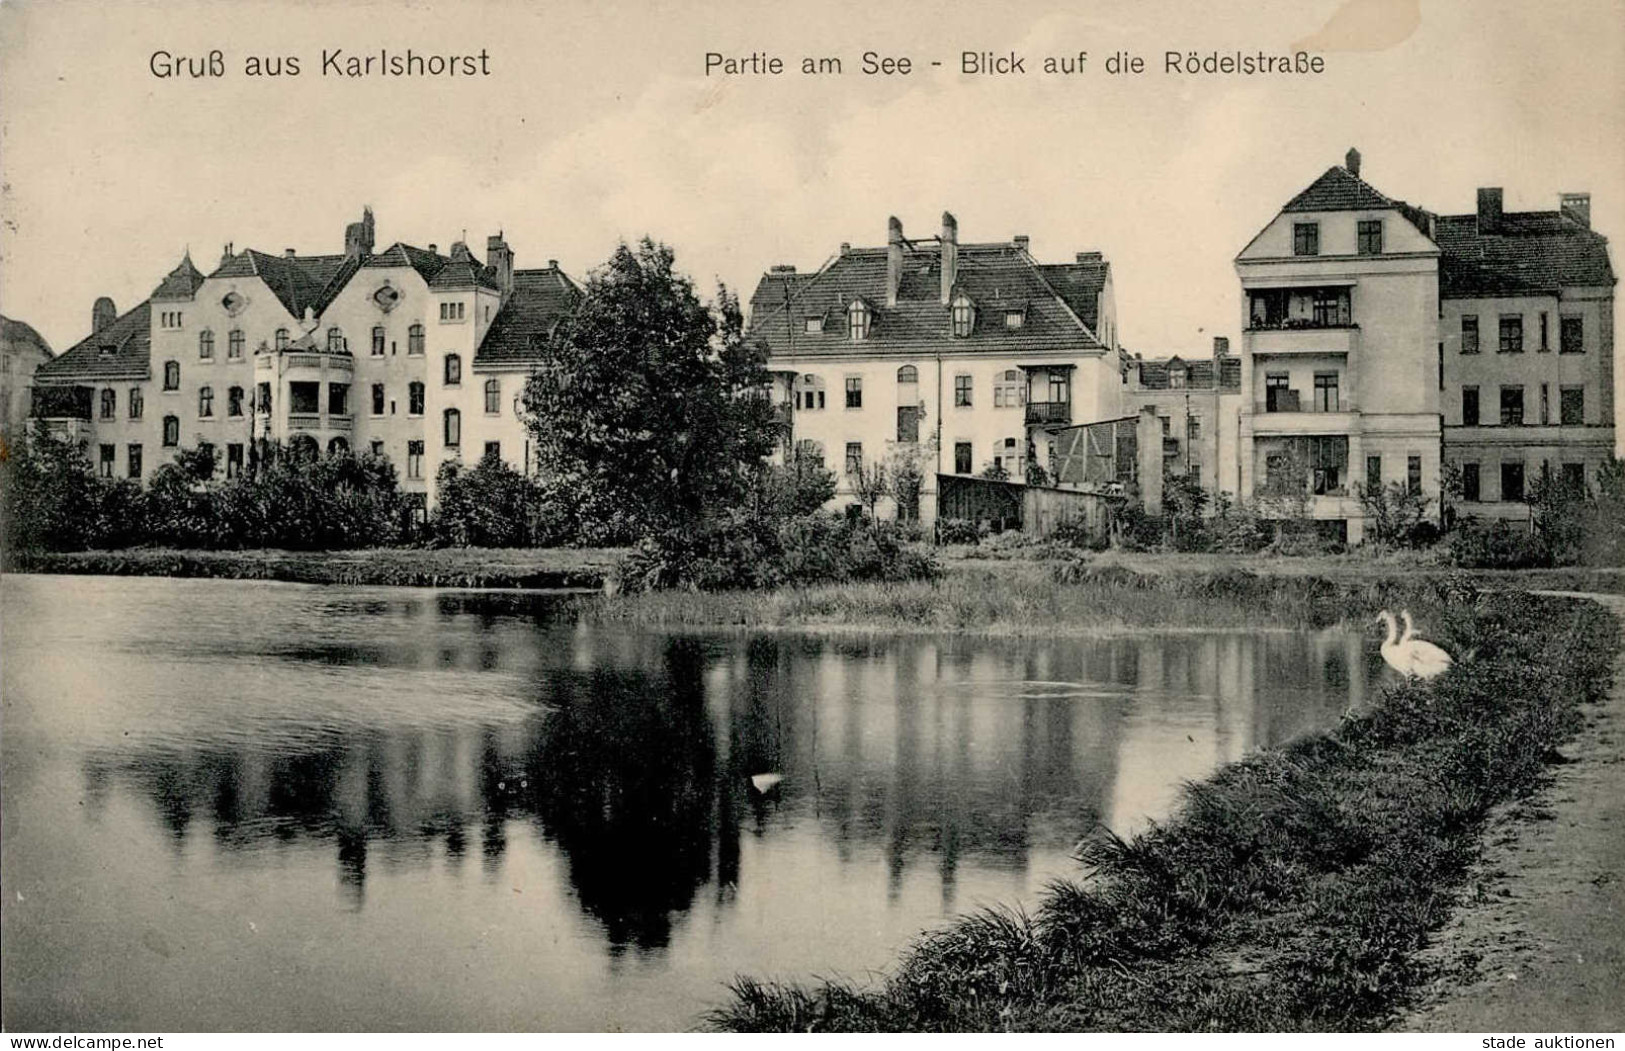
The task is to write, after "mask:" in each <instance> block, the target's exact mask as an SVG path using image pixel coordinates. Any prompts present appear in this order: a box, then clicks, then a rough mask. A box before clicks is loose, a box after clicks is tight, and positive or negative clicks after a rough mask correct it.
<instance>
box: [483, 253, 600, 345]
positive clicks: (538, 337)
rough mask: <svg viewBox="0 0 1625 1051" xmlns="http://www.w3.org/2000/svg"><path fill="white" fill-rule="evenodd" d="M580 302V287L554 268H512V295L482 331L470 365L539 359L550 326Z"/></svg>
mask: <svg viewBox="0 0 1625 1051" xmlns="http://www.w3.org/2000/svg"><path fill="white" fill-rule="evenodd" d="M580 301H581V290H580V289H579V288H577V287H576V284H575V282H574V281H571V280H570V279H569V278H568V277H567V276H565V273H564V271H562V270H559V269H558V268H556V267H548V268H547V269H546V270H516V271H514V275H513V294H512V295H510V296H509V297H508V301H507V302H506V303H504V304H502V309H501V310H500V311H498V312H497V316H496V320H494V321H492V322H491V327H490V328H489V329H487V330H486V332H485V339H484V340H482V341H481V342H480V349H479V350H478V351H476V352H475V354H474V366H475V367H476V368H478V367H479V366H481V365H514V364H525V363H527V362H535V361H539V360H541V351H542V347H543V346H544V345H545V344H546V343H547V340H548V338H549V337H550V336H551V335H552V334H553V329H554V328H555V327H556V326H557V325H558V323H559V322H560V321H561V320H562V319H563V318H565V317H566V316H567V315H569V313H570V312H571V311H572V310H574V309H575V307H576V304H577V303H579V302H580Z"/></svg>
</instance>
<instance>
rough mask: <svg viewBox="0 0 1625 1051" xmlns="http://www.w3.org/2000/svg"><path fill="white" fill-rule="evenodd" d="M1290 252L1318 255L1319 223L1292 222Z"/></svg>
mask: <svg viewBox="0 0 1625 1051" xmlns="http://www.w3.org/2000/svg"><path fill="white" fill-rule="evenodd" d="M1292 254H1293V255H1319V254H1320V224H1319V223H1293V224H1292Z"/></svg>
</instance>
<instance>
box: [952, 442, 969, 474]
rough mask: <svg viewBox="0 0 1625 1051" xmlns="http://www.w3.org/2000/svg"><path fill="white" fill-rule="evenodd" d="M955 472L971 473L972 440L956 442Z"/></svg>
mask: <svg viewBox="0 0 1625 1051" xmlns="http://www.w3.org/2000/svg"><path fill="white" fill-rule="evenodd" d="M954 473H955V474H970V473H971V448H970V442H954Z"/></svg>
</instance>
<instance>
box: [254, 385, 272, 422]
mask: <svg viewBox="0 0 1625 1051" xmlns="http://www.w3.org/2000/svg"><path fill="white" fill-rule="evenodd" d="M256 392H257V397H258V402H259V413H260V415H261V416H266V415H269V414H270V412H271V385H270V384H269V383H261V384H260V385H259V387H257V388H256Z"/></svg>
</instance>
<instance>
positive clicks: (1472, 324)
mask: <svg viewBox="0 0 1625 1051" xmlns="http://www.w3.org/2000/svg"><path fill="white" fill-rule="evenodd" d="M1461 352H1462V353H1463V354H1477V353H1478V315H1477V314H1463V315H1462V316H1461Z"/></svg>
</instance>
